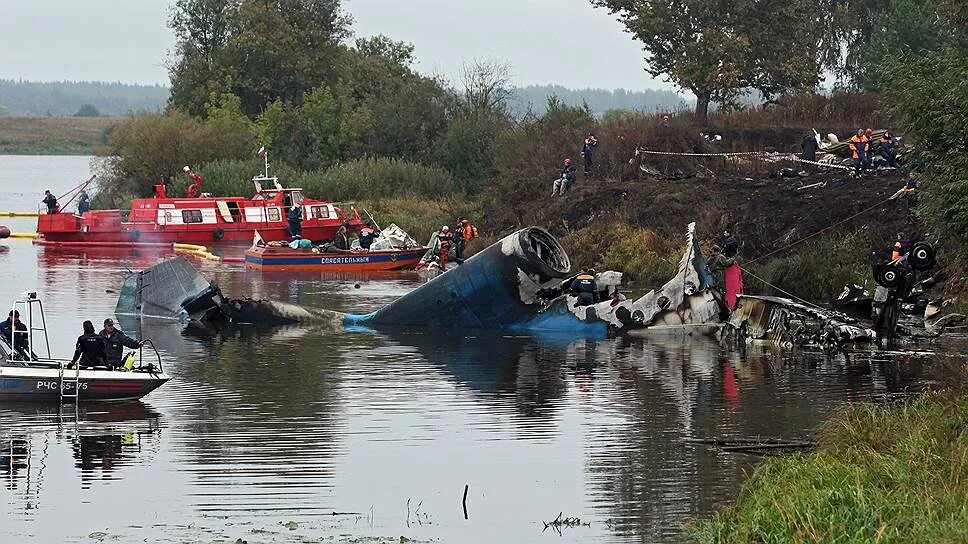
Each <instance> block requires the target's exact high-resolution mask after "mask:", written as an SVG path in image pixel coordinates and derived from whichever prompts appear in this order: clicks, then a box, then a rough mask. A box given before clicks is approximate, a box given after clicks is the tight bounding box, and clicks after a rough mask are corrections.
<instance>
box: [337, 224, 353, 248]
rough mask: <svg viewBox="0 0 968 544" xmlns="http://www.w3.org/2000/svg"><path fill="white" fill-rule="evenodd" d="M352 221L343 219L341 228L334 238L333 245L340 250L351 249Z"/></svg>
mask: <svg viewBox="0 0 968 544" xmlns="http://www.w3.org/2000/svg"><path fill="white" fill-rule="evenodd" d="M349 228H350V222H349V221H343V224H342V225H340V226H339V230H338V231H336V237H335V238H333V246H335V247H336V249H338V250H340V251H349V249H350V237H349Z"/></svg>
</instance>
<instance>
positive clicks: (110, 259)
mask: <svg viewBox="0 0 968 544" xmlns="http://www.w3.org/2000/svg"><path fill="white" fill-rule="evenodd" d="M87 174H88V159H87V158H84V157H9V156H6V157H5V156H0V211H10V210H14V211H24V210H35V209H36V208H37V207H38V206H39V202H40V199H41V198H42V194H43V189H45V188H48V187H49V188H51V189H53V190H54V192H55V193H56V192H58V191H62V190H65V189H67V188H69V187H71V186H73V185H75V184H76V183H78V182H80V181H83V180H84V179H85V178H86V177H87ZM3 223H6V224H8V225H9V226H11V227H12V229H13V230H14V231H29V230H33V228H34V222H33V220H12V219H2V218H0V224H3ZM3 245H4V246H5V248H4V249H2V250H0V274H2V277H3V281H2V282H0V300H2V301H3V302H2V303H0V305H2V306H8V307H9V304H10V302H11V301H12V300H13V299H14V298H15V297H16V296H17V295H18V294H19V293H21V292H23V291H25V290H36V291H37V292H38V293H39V294H40V296H41V297H42V298H43V300H44V302H45V305H46V309H47V317H48V322H49V328H50V336H51V341H52V345H53V350H54V352H55V353H58V354H61V355H65V356H66V355H69V354H70V351H71V349H72V346H73V339H74V338H75V337H76V336H78V335H79V334H80V323H81V321H82V320H84V319H92V320H94V321H95V322H99V321H100V320H102V319H103V318H105V317H109V316H112V313H113V309H114V305H115V302H116V294H114V293H113V291H115V290H116V289H117V288H118V286H119V283H120V281H121V278H122V277H123V274H124V273H125V271H126V270H128V269H139V268H143V267H146V266H150V265H151V264H154V263H156V262H158V260H159V259H161V258H163V257H164V255H160V254H154V253H140V254H127V253H117V252H113V253H112V252H103V251H96V250H95V251H77V250H71V251H64V250H52V249H49V248H44V247H41V246H35V245H32V244H31V243H30V242H29V241H19V240H10V241H4V243H3ZM196 264H197V266H198V267H199V268H200V269H201V270H202V272H203V273H204V274H206V275H207V276H209V277H211V278H214V279H216V280H217V281H218V282H219V284H220V285H221V286H222V288H223V291H225V292H226V293H228V294H230V295H232V296H243V295H248V296H253V297H255V298H275V299H282V300H286V301H290V302H294V303H298V304H304V305H308V306H317V307H324V308H331V309H336V310H352V311H354V312H365V311H369V310H372V309H375V308H378V307H380V306H382V305H383V304H386V303H387V302H390V301H392V300H394V299H395V298H397V297H399V296H401V295H403V294H405V293H406V292H408V291H409V290H411V289H413V288H414V287H416V286H417V285H419V284H420V283H421V281H422V280H421V279H420V278H419V277H418V276H416V275H410V274H406V273H404V274H399V275H394V276H383V277H363V276H353V275H344V276H320V275H318V274H317V275H313V274H308V275H307V274H303V275H296V276H289V275H278V274H264V273H259V272H253V271H245V270H244V269H243V268H242V267H241V266H240V265H227V264H218V265H216V264H213V263H211V262H207V261H206V262H199V263H196ZM357 285H358V286H359V287H357ZM122 324H123V325H125V326H126V327H127V328H128V329H129V332H132V333H135V334H139V335H141V336H143V337H144V336H146V337H151V338H152V339H153V340H154V341H155V343H156V344H158V345H159V346H160V347H161V349H162V354H163V360H164V365H165V368H166V370H167V372H168V373H169V374H171V375H172V376H173V379H172V381H171V382H170V383H168V384H167V385H165V386H164V387H162V388H161V389H159V390H158V391H155V392H154V393H152V394H151V395H149V396H147V397H146V398H145V399H144V400H143V401H141V402H129V403H119V404H100V405H98V404H91V405H82V406H81V408H80V409H79V411H77V412H75V411H74V410H73V408H72V407H68V408H65V409H61V410H59V409H58V408H57V407H56V406H39V405H9V404H0V480H2V485H0V488H2V490H0V541H2V542H91V541H98V540H104V541H118V542H136V541H137V542H141V541H143V540H145V539H146V540H147V541H148V542H222V541H225V542H236V540H237V539H239V538H241V539H243V540H245V541H247V542H250V543H254V542H283V541H285V542H316V541H349V542H381V541H386V542H390V541H393V542H400V541H401V539H400V537H401V536H402V537H405V538H407V539H414V540H417V541H434V542H460V543H488V544H492V543H495V542H537V541H541V540H548V541H554V542H559V541H564V542H615V543H626V542H676V541H679V540H681V531H682V527H683V525H684V523H686V522H687V521H688V520H690V519H695V518H697V517H703V516H708V515H710V514H712V513H713V512H714V511H715V510H716V509H717V508H718V507H721V506H722V505H724V504H728V503H729V502H730V501H732V500H733V499H735V497H736V496H737V493H738V491H739V488H740V486H741V485H742V482H743V481H744V478H745V476H746V474H747V472H748V470H750V469H751V468H752V467H753V466H755V463H756V461H757V459H756V458H754V457H751V456H748V455H743V454H734V453H723V452H721V451H718V450H716V449H714V448H711V447H708V446H704V445H701V444H697V443H695V442H694V441H692V440H693V439H697V438H731V437H732V438H735V437H749V436H755V435H762V436H767V437H775V438H791V439H793V438H802V437H804V436H807V435H808V434H809V433H810V432H811V431H812V430H813V429H814V428H815V427H816V425H817V424H818V423H819V422H820V421H821V420H822V419H823V418H824V417H825V416H826V415H828V414H829V413H830V412H831V411H832V410H834V409H836V408H837V407H840V406H843V405H844V404H845V403H849V402H857V401H866V400H872V399H875V400H877V399H882V398H884V397H885V396H890V394H892V393H896V392H902V391H905V390H908V389H918V388H920V387H922V386H923V385H924V384H925V380H924V379H923V378H922V375H923V369H924V367H925V362H924V361H922V360H920V359H917V358H914V357H910V356H908V357H904V358H897V357H893V356H887V355H879V354H875V353H855V354H853V355H852V356H851V358H850V359H849V360H848V359H845V358H844V357H843V356H839V357H836V358H832V359H825V358H824V357H822V356H821V355H820V354H814V353H802V352H800V353H780V352H771V351H769V350H766V349H763V348H754V347H750V348H749V349H748V350H744V351H742V352H741V351H736V350H734V349H731V348H724V347H721V346H720V345H719V344H718V343H716V342H713V341H711V340H706V339H685V340H683V339H678V338H676V339H654V340H640V339H634V340H629V339H609V340H601V341H590V340H582V339H575V338H567V337H523V336H505V335H500V334H484V333H466V334H464V333H457V332H442V331H400V332H395V333H392V334H376V333H339V334H335V333H332V332H328V331H323V330H313V329H312V328H303V327H285V328H276V329H243V330H237V331H232V332H222V333H207V332H199V331H193V332H183V331H181V330H180V329H179V328H178V327H175V326H172V325H166V324H148V325H145V326H143V327H142V328H141V329H138V325H137V324H133V325H132V324H126V323H124V322H122ZM131 329H135V330H131ZM465 485H466V486H467V498H466V507H467V517H466V518H465V514H464V509H463V504H462V503H463V494H464V489H465ZM559 513H562V514H563V516H571V517H577V518H580V519H581V520H582V523H583V524H582V525H581V526H577V527H570V528H564V529H562V530H561V533H560V534H559V533H558V532H556V531H554V530H553V529H545V526H544V523H543V522H547V521H551V520H553V519H554V518H556V517H557V516H558V515H559ZM585 523H587V524H588V525H584V524H585ZM92 539H93V540H92Z"/></svg>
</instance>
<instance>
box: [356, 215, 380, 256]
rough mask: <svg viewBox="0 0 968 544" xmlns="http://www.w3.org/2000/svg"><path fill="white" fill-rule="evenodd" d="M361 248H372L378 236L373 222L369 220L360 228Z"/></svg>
mask: <svg viewBox="0 0 968 544" xmlns="http://www.w3.org/2000/svg"><path fill="white" fill-rule="evenodd" d="M359 238H360V248H361V249H365V250H367V251H369V250H370V246H372V245H373V239H374V238H376V231H375V230H374V229H373V223H371V222H370V221H369V220H367V221H366V222H365V223H363V228H361V229H360V236H359Z"/></svg>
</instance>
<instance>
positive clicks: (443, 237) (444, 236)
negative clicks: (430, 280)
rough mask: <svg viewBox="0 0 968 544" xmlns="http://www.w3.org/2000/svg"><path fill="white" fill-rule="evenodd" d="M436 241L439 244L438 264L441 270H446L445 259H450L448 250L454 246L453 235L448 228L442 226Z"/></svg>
mask: <svg viewBox="0 0 968 544" xmlns="http://www.w3.org/2000/svg"><path fill="white" fill-rule="evenodd" d="M437 241H438V242H440V253H439V254H438V256H439V263H440V269H441V270H447V259H449V258H450V248H451V247H453V246H454V235H453V233H451V232H450V227H448V226H447V225H444V226H443V227H441V228H440V232H438V233H437Z"/></svg>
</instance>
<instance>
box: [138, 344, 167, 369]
mask: <svg viewBox="0 0 968 544" xmlns="http://www.w3.org/2000/svg"><path fill="white" fill-rule="evenodd" d="M145 346H148V347H149V348H151V351H152V352H153V353H154V355H155V361H156V362H157V366H155V363H148V364H147V365H145V354H144V352H145ZM138 369H139V370H141V371H144V372H150V373H152V374H160V373H162V372H164V371H165V370H164V368H163V367H162V366H161V353H158V348H156V347H155V344H154V342H152V341H151V339H149V338H145V339H144V341H143V342H141V347H140V348H138ZM155 369H157V370H155Z"/></svg>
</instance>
